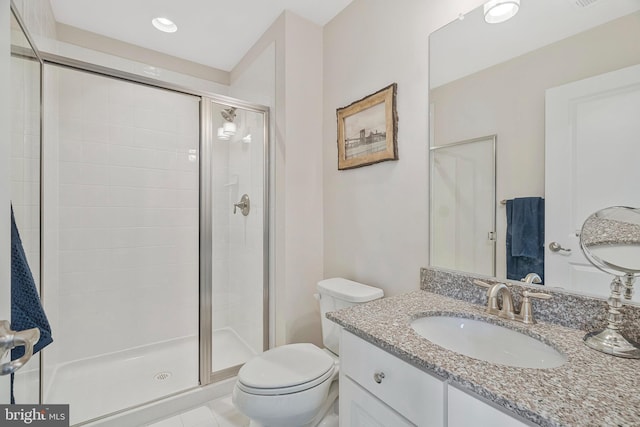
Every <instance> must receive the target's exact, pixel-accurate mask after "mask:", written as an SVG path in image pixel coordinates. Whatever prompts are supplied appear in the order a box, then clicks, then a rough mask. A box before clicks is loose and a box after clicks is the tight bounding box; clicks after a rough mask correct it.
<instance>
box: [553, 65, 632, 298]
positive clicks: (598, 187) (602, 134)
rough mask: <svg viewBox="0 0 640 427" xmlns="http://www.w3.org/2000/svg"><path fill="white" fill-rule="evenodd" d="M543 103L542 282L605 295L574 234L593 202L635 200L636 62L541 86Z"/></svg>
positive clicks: (605, 285) (603, 281)
mask: <svg viewBox="0 0 640 427" xmlns="http://www.w3.org/2000/svg"><path fill="white" fill-rule="evenodd" d="M545 108H546V109H545V123H546V124H545V126H546V134H545V165H546V169H545V198H546V207H545V209H546V215H545V221H546V222H545V285H548V286H562V287H564V288H567V289H570V290H580V291H585V292H588V293H591V294H594V295H600V296H608V295H609V283H610V282H611V276H609V275H607V274H605V273H602V272H600V271H599V270H597V269H596V268H594V267H593V266H592V265H591V264H590V263H589V262H588V261H587V260H586V258H585V257H584V255H583V254H582V251H581V249H580V239H579V236H578V233H579V231H580V229H581V227H582V223H583V222H584V220H585V219H586V218H587V217H588V216H589V215H590V214H592V213H594V212H595V211H597V210H599V209H602V208H605V207H607V206H616V205H621V206H632V207H640V190H639V189H640V186H639V184H638V183H639V182H640V168H639V167H638V158H639V157H640V143H639V142H638V135H640V65H637V66H632V67H628V68H624V69H621V70H618V71H614V72H610V73H606V74H602V75H599V76H595V77H592V78H588V79H585V80H580V81H577V82H573V83H569V84H567V85H564V86H559V87H556V88H552V89H549V90H547V92H546V107H545ZM552 242H556V243H558V244H559V245H561V246H562V248H564V249H567V250H570V251H567V250H560V251H556V252H554V251H551V250H550V248H549V245H550V244H551V243H552ZM639 296H640V292H638V291H636V295H635V297H634V300H635V301H640V298H639Z"/></svg>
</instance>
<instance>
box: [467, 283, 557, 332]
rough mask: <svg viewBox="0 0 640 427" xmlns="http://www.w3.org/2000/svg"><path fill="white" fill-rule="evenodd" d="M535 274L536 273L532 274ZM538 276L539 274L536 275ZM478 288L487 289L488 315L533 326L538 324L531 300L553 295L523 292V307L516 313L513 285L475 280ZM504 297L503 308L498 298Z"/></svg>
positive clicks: (547, 297) (548, 297)
mask: <svg viewBox="0 0 640 427" xmlns="http://www.w3.org/2000/svg"><path fill="white" fill-rule="evenodd" d="M531 274H535V273H531ZM536 276H537V274H536ZM473 283H475V284H476V285H478V286H482V287H483V288H487V289H488V290H487V297H488V299H487V313H489V314H493V315H497V316H498V317H501V318H503V319H510V320H516V321H518V322H522V323H526V324H533V323H536V321H535V319H534V318H533V308H532V304H531V298H538V299H550V298H551V295H549V294H544V293H541V292H530V291H528V290H524V291H522V305H521V307H520V312H519V313H517V312H516V311H515V308H514V305H513V296H512V295H511V289H510V287H511V285H507V284H505V283H496V284H493V285H491V284H489V283H486V282H483V281H482V280H474V281H473ZM500 295H502V308H500V307H499V306H498V296H500Z"/></svg>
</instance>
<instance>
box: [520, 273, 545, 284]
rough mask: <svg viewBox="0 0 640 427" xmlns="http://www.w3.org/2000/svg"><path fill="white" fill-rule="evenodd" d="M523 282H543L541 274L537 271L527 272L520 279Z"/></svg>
mask: <svg viewBox="0 0 640 427" xmlns="http://www.w3.org/2000/svg"><path fill="white" fill-rule="evenodd" d="M520 281H521V282H524V283H529V284H531V283H535V284H539V283H542V278H540V276H538V274H537V273H529V274H527V275H526V276H525V277H524V279H520Z"/></svg>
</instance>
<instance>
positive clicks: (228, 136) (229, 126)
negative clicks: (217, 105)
mask: <svg viewBox="0 0 640 427" xmlns="http://www.w3.org/2000/svg"><path fill="white" fill-rule="evenodd" d="M220 116H221V117H222V119H223V120H222V121H221V123H220V126H219V127H218V131H217V135H218V139H219V140H220V141H230V142H240V141H242V142H244V143H245V144H248V143H250V142H251V139H252V137H251V128H250V127H249V126H247V123H246V120H242V119H243V118H242V117H240V118H238V112H237V108H236V107H229V108H225V109H223V110H222V111H220ZM236 118H238V120H237V121H236Z"/></svg>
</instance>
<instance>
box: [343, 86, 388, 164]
mask: <svg viewBox="0 0 640 427" xmlns="http://www.w3.org/2000/svg"><path fill="white" fill-rule="evenodd" d="M397 86H398V85H397V84H396V83H393V84H392V85H390V86H387V87H385V88H384V89H381V90H379V91H378V92H376V93H374V94H371V95H369V96H367V97H365V98H363V99H361V100H360V101H356V102H354V103H352V104H351V105H348V106H346V107H342V108H338V110H337V111H336V113H337V116H338V169H339V170H343V169H352V168H358V167H361V166H367V165H371V164H374V163H380V162H384V161H386V160H398V142H397V134H398V113H397V111H396V92H397Z"/></svg>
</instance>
